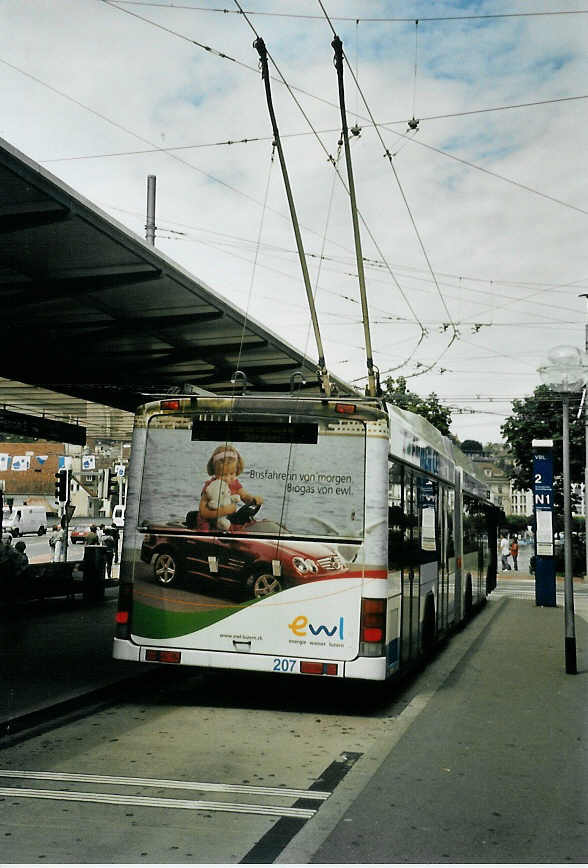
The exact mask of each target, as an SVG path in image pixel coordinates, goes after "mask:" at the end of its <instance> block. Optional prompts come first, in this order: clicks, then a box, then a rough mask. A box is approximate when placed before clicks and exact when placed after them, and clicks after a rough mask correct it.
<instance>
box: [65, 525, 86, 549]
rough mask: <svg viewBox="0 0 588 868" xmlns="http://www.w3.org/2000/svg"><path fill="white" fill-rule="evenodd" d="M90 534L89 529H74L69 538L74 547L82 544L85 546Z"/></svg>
mask: <svg viewBox="0 0 588 868" xmlns="http://www.w3.org/2000/svg"><path fill="white" fill-rule="evenodd" d="M89 533H90V528H89V527H72V528H71V530H70V532H69V538H70V540H71V542H72V543H73V545H75V544H76V543H82V545H83V544H84V543H85V541H86V537H87V536H88V534H89Z"/></svg>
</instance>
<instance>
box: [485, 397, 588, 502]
mask: <svg viewBox="0 0 588 868" xmlns="http://www.w3.org/2000/svg"><path fill="white" fill-rule="evenodd" d="M579 403H580V396H579V395H578V396H575V395H574V396H572V398H571V400H570V480H571V482H572V483H574V482H578V483H580V482H583V479H584V456H585V444H584V419H583V418H580V419H579V420H577V421H576V415H577V411H578V407H579ZM512 409H513V412H512V415H511V416H509V418H508V419H507V420H506V422H505V423H504V424H503V425H502V427H501V429H500V430H501V432H502V435H503V437H504V439H505V440H506V442H507V443H508V446H509V448H510V450H511V453H512V455H513V458H514V467H513V470H512V478H513V482H514V487H515V488H516V489H518V490H519V491H525V490H527V489H529V488H531V489H532V488H533V447H532V441H533V440H553V477H554V479H553V488H554V502H555V504H556V505H557V506H558V507H559V508H561V505H562V503H563V485H562V476H563V455H562V440H563V411H562V401H561V397H558V396H557V395H555V396H554V393H553V392H552V391H551V390H550V389H549V388H548V387H547V386H537V388H536V389H535V391H534V393H533V395H532V396H530V397H527V398H522V399H521V400H519V401H513V403H512Z"/></svg>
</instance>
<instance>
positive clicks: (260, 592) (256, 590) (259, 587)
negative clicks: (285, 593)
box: [247, 569, 282, 600]
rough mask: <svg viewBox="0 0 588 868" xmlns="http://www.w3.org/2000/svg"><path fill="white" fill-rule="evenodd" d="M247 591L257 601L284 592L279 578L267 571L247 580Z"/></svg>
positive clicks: (255, 574)
mask: <svg viewBox="0 0 588 868" xmlns="http://www.w3.org/2000/svg"><path fill="white" fill-rule="evenodd" d="M247 589H248V590H249V591H250V594H251V596H253V597H255V599H257V600H261V599H263V598H264V597H269V596H271V594H277V593H279V592H280V591H281V590H282V583H281V581H280V579H279V578H278V577H277V576H274V575H272V573H270V572H269V571H268V570H267V569H266V570H261V571H260V572H259V573H254V574H253V575H252V576H249V578H248V579H247Z"/></svg>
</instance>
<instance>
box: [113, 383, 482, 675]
mask: <svg viewBox="0 0 588 868" xmlns="http://www.w3.org/2000/svg"><path fill="white" fill-rule="evenodd" d="M496 520H497V515H496V509H495V508H494V507H492V505H491V504H490V503H489V501H488V499H487V491H486V488H485V486H484V484H483V482H482V481H481V480H480V479H478V478H477V477H476V471H475V470H474V467H473V465H472V463H471V462H470V460H469V459H468V458H467V457H466V456H464V455H463V454H462V453H460V452H459V451H458V450H457V449H456V448H455V447H454V446H453V444H452V443H451V441H450V440H448V439H447V438H446V437H443V436H442V435H441V434H440V433H439V432H438V431H437V430H436V429H435V428H433V427H432V426H431V425H430V424H429V423H428V422H426V421H425V420H424V419H422V418H420V417H419V416H416V415H414V414H413V413H409V412H407V411H402V410H399V409H397V408H395V407H393V406H391V405H388V404H386V403H384V402H383V401H381V400H379V399H369V398H363V397H361V396H358V397H357V400H353V402H350V401H349V400H346V402H345V401H342V400H337V399H334V398H324V397H321V396H316V397H297V396H280V397H270V396H263V397H257V396H253V395H251V396H250V395H244V396H242V397H231V398H227V397H212V396H206V397H204V396H200V395H198V396H193V395H191V396H187V397H173V398H170V397H167V398H165V399H162V400H159V401H154V402H151V403H149V404H146V405H145V406H143V407H141V408H140V409H139V412H138V413H137V416H136V419H135V428H134V435H133V448H132V458H131V465H130V468H129V486H128V496H127V507H126V517H125V525H126V527H125V534H124V546H123V556H122V564H121V578H120V589H119V608H118V612H117V616H116V633H115V639H114V656H115V657H116V658H118V659H121V660H133V661H136V662H159V663H172V664H181V665H188V666H198V667H211V668H222V669H247V670H255V671H260V672H280V673H291V674H309V675H325V676H332V677H334V678H353V679H364V680H372V681H383V680H386V679H388V678H391V677H392V676H394V675H395V674H396V673H398V672H399V671H400V670H402V669H404V668H405V667H407V666H409V665H410V664H411V663H413V662H415V661H418V660H419V659H423V658H424V657H427V656H428V654H429V653H430V652H431V650H432V649H433V648H434V646H435V644H436V643H437V642H439V641H440V640H441V639H443V638H444V637H446V636H447V635H448V634H449V633H450V632H451V631H452V630H453V629H455V628H456V627H457V626H459V625H460V624H462V623H463V622H464V621H465V620H467V618H468V617H469V616H470V615H471V613H472V612H473V611H474V610H475V609H476V608H477V607H479V606H481V605H482V604H483V603H484V602H485V600H486V594H487V593H488V592H489V591H490V590H492V588H493V587H495V583H496Z"/></svg>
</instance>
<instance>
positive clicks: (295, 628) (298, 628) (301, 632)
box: [288, 615, 345, 641]
mask: <svg viewBox="0 0 588 868" xmlns="http://www.w3.org/2000/svg"><path fill="white" fill-rule="evenodd" d="M344 620H345V619H344V618H339V623H338V624H335V626H334V627H327V626H326V624H319V625H318V626H316V627H315V626H314V624H311V623H310V621H309V620H308V618H307V617H306V615H298V616H297V617H296V618H294V620H293V621H292V623H291V624H288V627H289V629H290V630H292V632H293V633H294V635H295V636H300V637H303V636H306V635H307V633H306V628H307V627H308V629H309V630H310V632H311V633H312V635H313V636H320V634H321V633H323V632H324V633H325V634H326V635H327V636H328V637H329V638H330V639H332V638H333V636H335V634H336V633H337V632H338V634H339V635H338V637H337V638H338V639H340V640H341V641H343V623H344Z"/></svg>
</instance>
